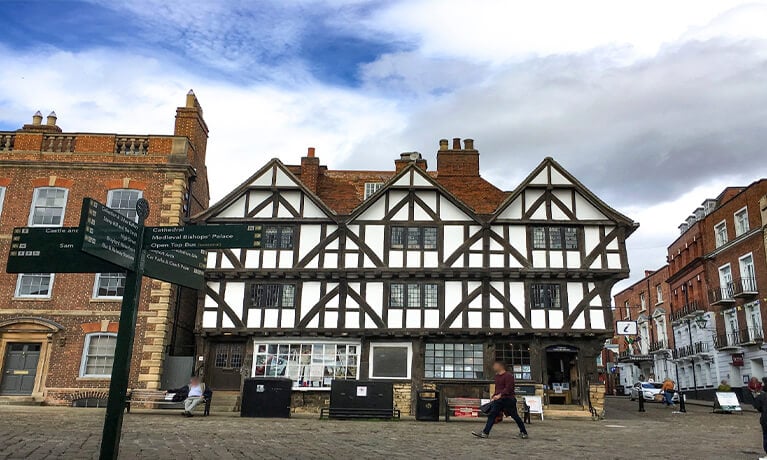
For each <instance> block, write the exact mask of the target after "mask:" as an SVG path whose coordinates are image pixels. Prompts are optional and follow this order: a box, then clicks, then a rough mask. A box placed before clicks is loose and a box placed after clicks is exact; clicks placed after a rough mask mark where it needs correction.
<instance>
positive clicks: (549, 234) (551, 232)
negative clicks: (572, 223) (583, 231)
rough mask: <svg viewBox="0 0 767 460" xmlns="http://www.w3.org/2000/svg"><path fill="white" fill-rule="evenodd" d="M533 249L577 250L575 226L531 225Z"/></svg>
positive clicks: (576, 230)
mask: <svg viewBox="0 0 767 460" xmlns="http://www.w3.org/2000/svg"><path fill="white" fill-rule="evenodd" d="M533 249H552V250H557V251H559V250H562V249H565V250H569V251H571V250H578V229H577V228H576V227H533Z"/></svg>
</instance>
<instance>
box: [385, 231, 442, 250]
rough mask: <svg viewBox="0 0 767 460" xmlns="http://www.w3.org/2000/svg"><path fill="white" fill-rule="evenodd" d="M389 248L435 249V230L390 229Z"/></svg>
mask: <svg viewBox="0 0 767 460" xmlns="http://www.w3.org/2000/svg"><path fill="white" fill-rule="evenodd" d="M391 247H392V248H394V249H427V250H433V249H437V228H436V227H392V229H391Z"/></svg>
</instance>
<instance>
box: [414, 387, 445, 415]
mask: <svg viewBox="0 0 767 460" xmlns="http://www.w3.org/2000/svg"><path fill="white" fill-rule="evenodd" d="M415 419H416V420H420V421H422V422H437V421H439V391H437V390H418V391H417V392H416V402H415Z"/></svg>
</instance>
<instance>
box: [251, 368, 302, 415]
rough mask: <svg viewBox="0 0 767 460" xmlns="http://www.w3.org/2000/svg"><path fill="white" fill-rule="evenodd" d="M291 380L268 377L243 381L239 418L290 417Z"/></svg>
mask: <svg viewBox="0 0 767 460" xmlns="http://www.w3.org/2000/svg"><path fill="white" fill-rule="evenodd" d="M292 388H293V380H291V379H281V378H269V377H260V378H259V377H256V378H248V379H245V385H243V387H242V402H241V404H240V417H279V418H288V417H290V396H291V391H292Z"/></svg>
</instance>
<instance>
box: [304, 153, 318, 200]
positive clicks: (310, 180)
mask: <svg viewBox="0 0 767 460" xmlns="http://www.w3.org/2000/svg"><path fill="white" fill-rule="evenodd" d="M320 169H321V168H320V159H319V157H317V156H316V154H315V149H314V147H309V148H308V149H307V151H306V156H305V157H303V158H301V182H303V183H304V185H306V188H308V189H309V190H311V191H312V192H314V193H317V187H318V186H319V182H320Z"/></svg>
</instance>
